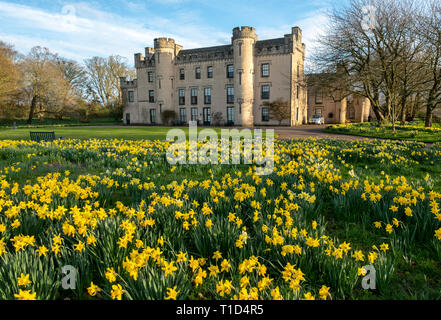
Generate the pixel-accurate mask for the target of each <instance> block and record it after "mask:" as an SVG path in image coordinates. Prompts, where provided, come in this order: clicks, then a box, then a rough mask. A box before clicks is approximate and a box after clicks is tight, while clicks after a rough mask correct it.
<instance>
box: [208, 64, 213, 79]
mask: <svg viewBox="0 0 441 320" xmlns="http://www.w3.org/2000/svg"><path fill="white" fill-rule="evenodd" d="M207 78H208V79H212V78H213V67H212V66H209V67H208V68H207Z"/></svg>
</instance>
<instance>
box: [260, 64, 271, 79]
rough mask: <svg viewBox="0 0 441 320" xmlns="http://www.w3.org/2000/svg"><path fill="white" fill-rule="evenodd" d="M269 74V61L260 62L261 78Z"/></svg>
mask: <svg viewBox="0 0 441 320" xmlns="http://www.w3.org/2000/svg"><path fill="white" fill-rule="evenodd" d="M269 75H270V67H269V63H263V64H262V78H267V77H269Z"/></svg>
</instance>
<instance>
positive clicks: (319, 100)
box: [315, 90, 323, 104]
mask: <svg viewBox="0 0 441 320" xmlns="http://www.w3.org/2000/svg"><path fill="white" fill-rule="evenodd" d="M322 103H323V92H322V91H321V90H317V91H316V92H315V104H322Z"/></svg>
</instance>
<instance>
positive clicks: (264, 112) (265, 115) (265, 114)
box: [262, 108, 269, 122]
mask: <svg viewBox="0 0 441 320" xmlns="http://www.w3.org/2000/svg"><path fill="white" fill-rule="evenodd" d="M262 121H263V122H268V121H269V110H268V108H262Z"/></svg>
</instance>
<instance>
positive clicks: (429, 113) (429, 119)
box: [425, 104, 433, 128]
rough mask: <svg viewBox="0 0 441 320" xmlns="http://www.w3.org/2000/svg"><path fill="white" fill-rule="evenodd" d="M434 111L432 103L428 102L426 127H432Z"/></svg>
mask: <svg viewBox="0 0 441 320" xmlns="http://www.w3.org/2000/svg"><path fill="white" fill-rule="evenodd" d="M432 111H433V109H432V106H431V105H430V104H427V108H426V123H425V126H426V128H431V127H432V118H433V113H432Z"/></svg>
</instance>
